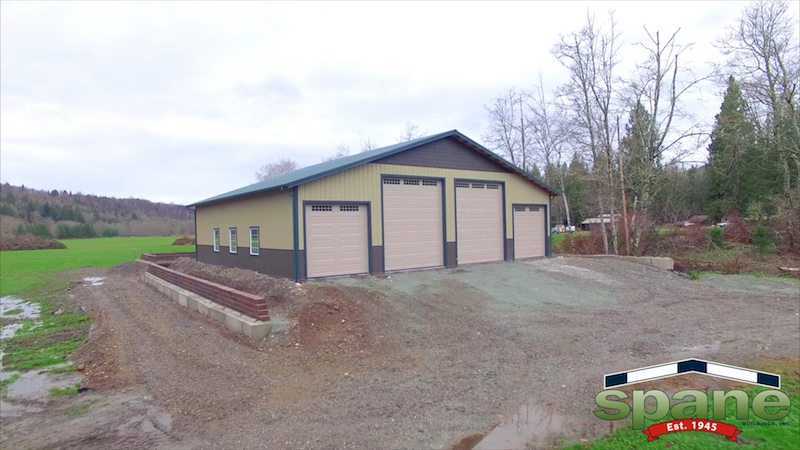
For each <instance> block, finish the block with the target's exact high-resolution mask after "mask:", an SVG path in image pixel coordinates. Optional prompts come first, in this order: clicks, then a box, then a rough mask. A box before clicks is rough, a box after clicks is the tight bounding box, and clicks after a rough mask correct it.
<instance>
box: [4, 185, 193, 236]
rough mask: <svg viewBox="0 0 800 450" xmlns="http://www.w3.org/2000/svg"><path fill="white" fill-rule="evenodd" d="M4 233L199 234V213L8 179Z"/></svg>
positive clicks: (95, 234)
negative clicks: (46, 188) (35, 186)
mask: <svg viewBox="0 0 800 450" xmlns="http://www.w3.org/2000/svg"><path fill="white" fill-rule="evenodd" d="M0 234H1V235H3V236H9V235H15V234H34V235H37V236H42V237H55V238H71V237H95V236H116V235H120V236H154V235H163V236H167V235H179V234H194V219H193V216H192V211H191V210H190V209H188V208H186V207H184V206H180V205H174V204H167V203H154V202H151V201H149V200H142V199H137V198H113V197H100V196H97V195H85V194H73V193H71V192H67V191H59V190H55V189H53V190H51V191H44V190H38V189H31V188H26V187H25V186H13V185H10V184H8V183H4V184H2V185H0Z"/></svg>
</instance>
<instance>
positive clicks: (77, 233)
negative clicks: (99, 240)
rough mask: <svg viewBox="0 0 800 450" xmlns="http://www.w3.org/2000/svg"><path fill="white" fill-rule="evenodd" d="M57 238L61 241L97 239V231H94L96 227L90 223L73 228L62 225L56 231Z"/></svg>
mask: <svg viewBox="0 0 800 450" xmlns="http://www.w3.org/2000/svg"><path fill="white" fill-rule="evenodd" d="M56 236H58V238H59V239H75V238H94V237H97V231H96V230H95V229H94V225H92V224H90V223H82V224H78V225H73V226H70V225H66V224H63V223H62V224H59V225H58V227H57V229H56Z"/></svg>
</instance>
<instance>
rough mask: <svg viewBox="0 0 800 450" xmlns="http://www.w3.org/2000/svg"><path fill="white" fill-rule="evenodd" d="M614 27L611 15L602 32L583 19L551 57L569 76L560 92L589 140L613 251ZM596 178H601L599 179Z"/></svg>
mask: <svg viewBox="0 0 800 450" xmlns="http://www.w3.org/2000/svg"><path fill="white" fill-rule="evenodd" d="M615 26H616V25H615V21H614V16H613V14H609V21H608V27H607V28H605V29H604V28H601V27H600V26H598V25H597V24H596V23H595V21H594V19H593V18H592V17H591V16H587V19H586V24H585V25H584V26H583V28H581V29H580V30H579V31H577V32H573V33H569V34H567V35H565V36H562V37H561V40H560V42H559V43H558V44H557V45H556V47H555V49H554V50H553V53H554V54H555V56H556V58H558V60H559V61H560V62H561V64H562V65H563V66H564V67H565V68H566V69H567V70H568V71H569V74H570V80H569V82H568V83H567V85H566V86H565V87H564V94H565V95H566V96H567V97H568V98H569V100H570V103H571V104H572V105H573V107H574V108H575V111H574V113H575V119H577V120H576V121H577V123H578V125H579V126H580V127H581V128H583V131H584V134H585V135H586V136H588V142H587V143H586V144H587V147H588V150H589V153H590V155H591V159H592V172H593V173H594V174H595V175H596V177H595V182H596V187H597V190H596V192H597V203H598V207H599V208H600V212H602V213H605V212H609V213H611V216H610V217H611V221H610V225H611V249H612V250H613V252H614V253H617V230H616V207H615V203H616V202H615V201H614V199H615V195H614V176H613V172H614V168H613V163H614V160H615V158H614V157H613V154H614V151H615V150H614V140H613V136H614V131H613V127H612V123H611V117H613V116H612V115H613V114H614V110H613V107H614V106H613V101H614V94H615V93H616V92H619V90H618V87H617V86H616V84H617V83H619V79H618V77H617V76H616V74H615V69H616V66H617V62H618V52H619V44H618V38H619V35H618V34H617V32H616V30H615ZM601 174H602V175H601ZM600 177H603V178H605V179H604V180H602V181H601V179H600ZM607 208H608V209H607ZM600 227H601V230H602V232H603V248H604V251H605V252H606V253H609V239H608V234H607V232H606V228H605V223H603V222H601V223H600Z"/></svg>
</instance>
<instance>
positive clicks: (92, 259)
mask: <svg viewBox="0 0 800 450" xmlns="http://www.w3.org/2000/svg"><path fill="white" fill-rule="evenodd" d="M174 240H175V238H174V237H114V238H99V239H72V240H64V241H62V242H64V244H66V246H67V248H66V249H54V250H22V251H9V252H0V295H15V296H18V297H21V298H23V299H24V300H26V301H29V302H32V303H36V304H38V305H39V307H40V308H41V316H40V318H39V319H38V320H36V321H34V320H30V319H29V320H24V321H23V322H22V328H21V329H20V330H19V331H18V332H17V334H16V335H15V336H14V337H13V338H11V339H7V340H4V341H2V342H0V350H2V351H3V352H4V353H5V355H4V356H3V367H4V369H5V370H17V371H26V370H33V369H41V368H47V367H51V368H52V367H53V366H55V368H53V369H52V371H65V370H70V369H71V368H70V366H67V367H65V366H64V363H67V362H68V357H69V355H70V354H72V352H74V351H75V350H76V349H77V348H78V347H80V345H81V344H82V343H83V342H84V341H85V339H86V335H87V333H88V329H89V325H90V322H91V321H90V319H89V316H87V315H86V314H85V313H84V312H82V311H81V310H79V309H78V308H76V307H75V306H74V305H70V304H67V303H65V302H64V290H65V289H66V288H67V284H68V283H67V280H66V279H64V278H63V277H59V276H58V274H59V273H61V272H63V271H68V270H74V269H81V268H87V267H97V268H103V267H112V266H115V265H118V264H122V263H125V262H130V261H134V260H136V259H137V258H138V257H139V256H140V255H141V254H142V253H148V252H163V253H167V252H193V251H194V246H193V245H188V246H174V245H172V242H173V241H174ZM57 311H58V312H57ZM9 312H11V311H9ZM3 387H4V386H0V388H3ZM2 390H3V389H0V392H1V391H2Z"/></svg>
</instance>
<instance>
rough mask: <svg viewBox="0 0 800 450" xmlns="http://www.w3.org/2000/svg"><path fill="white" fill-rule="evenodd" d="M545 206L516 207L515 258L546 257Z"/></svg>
mask: <svg viewBox="0 0 800 450" xmlns="http://www.w3.org/2000/svg"><path fill="white" fill-rule="evenodd" d="M544 210H545V209H544V206H530V205H529V206H514V258H515V259H520V258H532V257H535V256H544V255H545V230H546V228H547V226H546V218H545V215H544Z"/></svg>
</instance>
